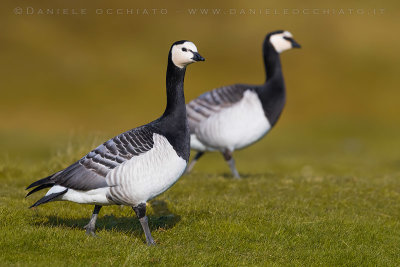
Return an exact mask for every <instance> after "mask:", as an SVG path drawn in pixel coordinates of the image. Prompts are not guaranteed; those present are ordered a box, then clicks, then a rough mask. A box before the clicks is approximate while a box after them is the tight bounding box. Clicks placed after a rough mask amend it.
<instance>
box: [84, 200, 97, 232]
mask: <svg viewBox="0 0 400 267" xmlns="http://www.w3.org/2000/svg"><path fill="white" fill-rule="evenodd" d="M100 209H101V206H99V205H95V206H94V210H93V214H92V218H90V221H89V223H88V224H87V225H86V226H85V228H86V234H87V235H91V236H96V234H95V233H94V232H95V230H96V221H97V216H98V215H99V212H100Z"/></svg>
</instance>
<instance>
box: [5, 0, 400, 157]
mask: <svg viewBox="0 0 400 267" xmlns="http://www.w3.org/2000/svg"><path fill="white" fill-rule="evenodd" d="M1 5H2V8H1V11H0V12H1V14H0V15H1V25H2V26H1V28H0V58H1V63H0V88H1V89H0V90H1V97H0V121H1V123H0V136H1V141H0V142H1V143H0V144H1V146H2V147H3V149H2V153H3V154H7V155H8V156H10V157H18V158H23V157H24V156H26V155H28V156H29V151H34V152H37V150H38V149H39V148H40V147H43V146H46V145H49V144H50V143H51V142H48V140H53V141H55V143H57V140H58V141H60V140H63V142H64V143H62V145H64V144H65V142H67V141H66V140H68V139H70V138H71V136H72V138H74V137H76V136H101V137H104V138H108V137H111V136H114V135H116V134H118V133H120V132H122V131H124V130H127V129H130V128H133V127H136V126H139V125H141V124H144V123H147V122H149V121H150V120H152V119H155V118H157V117H158V116H159V115H160V114H161V113H162V111H163V109H164V106H165V98H166V96H165V70H166V61H167V53H168V49H169V47H170V45H171V43H172V42H174V41H176V40H180V39H188V40H191V41H193V42H194V43H195V44H196V45H197V47H198V49H199V52H200V53H201V54H202V55H203V56H204V57H205V58H206V62H205V63H200V64H194V65H192V66H190V67H189V69H188V72H187V76H186V82H185V91H186V92H185V93H186V99H187V101H188V100H190V99H192V98H194V97H196V96H198V95H199V94H201V93H202V92H204V91H206V90H210V89H212V88H214V87H218V86H221V85H228V84H232V83H236V82H245V83H261V82H262V81H263V79H264V67H263V64H262V57H261V44H262V41H263V39H264V37H265V34H266V33H268V32H270V31H273V30H277V29H284V30H288V31H291V32H292V33H293V35H294V37H295V39H296V40H297V41H298V42H299V43H300V44H301V45H302V46H303V48H302V49H301V50H295V51H289V52H285V53H284V54H282V57H281V58H282V63H283V69H284V75H285V82H286V85H287V93H288V100H287V106H286V108H285V110H284V113H283V116H282V117H281V120H280V121H279V123H278V125H277V126H278V127H277V128H276V129H275V130H274V131H275V135H278V134H279V133H282V132H285V131H286V132H287V131H291V132H292V133H293V138H295V137H296V131H297V130H299V131H300V130H302V129H309V130H310V131H314V130H320V129H321V128H323V127H327V128H326V129H327V130H326V134H332V131H339V132H341V133H342V135H344V136H346V133H347V132H348V134H349V135H351V131H352V129H353V130H354V131H355V133H354V134H355V135H362V134H364V133H367V134H368V132H371V131H372V132H388V133H391V134H393V131H398V128H397V125H398V124H399V108H398V102H399V97H400V90H399V86H398V85H399V81H400V78H399V74H400V66H399V62H400V60H399V59H400V55H399V53H398V48H399V45H400V36H399V34H398V33H397V31H398V29H399V28H400V20H399V5H400V4H399V2H398V1H387V0H386V1H336V2H335V3H334V4H333V3H331V2H328V1H302V2H301V3H300V2H299V1H293V0H286V1H268V2H266V1H248V0H246V1H233V2H232V1H219V2H218V3H215V2H214V1H202V2H201V3H200V2H198V1H165V0H163V1H114V2H110V1H95V2H91V3H89V2H87V3H82V2H81V1H68V3H66V2H63V1H3V2H2V4H1ZM16 7H21V8H22V10H23V14H21V15H17V14H15V10H14V9H15V8H16ZM27 7H31V8H33V10H34V14H32V15H28V14H25V13H26V12H27V10H26V8H27ZM47 8H50V9H54V10H56V9H57V8H59V9H64V8H65V9H67V10H68V11H67V12H68V13H69V15H40V14H38V12H40V10H39V9H42V10H45V9H47ZM81 8H84V9H86V14H78V15H73V14H71V13H72V12H74V11H73V10H75V12H76V11H78V13H79V12H81V11H80V9H81ZM107 8H111V9H112V12H113V14H111V15H106V14H103V15H96V14H95V13H96V10H97V9H101V10H103V12H106V11H105V10H106V9H107ZM118 8H120V9H123V10H125V9H131V8H132V9H134V12H137V9H138V10H139V12H141V13H143V12H144V9H146V10H147V11H149V13H150V15H145V14H142V15H137V14H133V15H127V14H126V12H125V11H123V12H125V14H122V15H118V14H116V12H117V9H118ZM153 8H155V9H157V11H156V14H155V15H153V14H152V12H153V11H152V10H151V9H153ZM202 8H203V9H209V13H212V9H214V8H220V9H221V12H222V13H223V12H228V13H232V12H236V15H231V14H222V15H212V14H209V15H201V14H199V13H200V10H197V14H196V15H193V14H192V15H191V14H189V11H188V10H189V9H202ZM267 8H268V9H270V12H271V14H270V15H266V14H265V9H267ZM285 8H286V9H288V10H289V15H284V14H283V12H284V10H283V9H285ZM312 8H318V9H330V15H323V14H314V15H312V14H298V15H296V14H292V12H295V11H293V10H294V9H300V11H301V10H302V9H312ZM349 8H351V9H354V11H353V14H350V11H349V10H348V9H349ZM160 9H165V10H167V14H165V15H163V14H161V11H160ZM242 9H244V10H245V12H246V14H239V13H240V12H241V10H242ZM249 9H255V10H256V12H257V14H256V15H254V14H250V11H249ZM274 9H276V10H277V12H279V13H280V14H277V15H274V14H273V13H274V12H275V11H274ZM333 9H335V10H339V9H343V10H344V12H345V13H344V14H338V13H335V14H333V12H334V11H333ZM355 9H361V10H363V12H364V14H357V12H356V11H355ZM374 9H376V14H375V15H368V12H373V10H374ZM380 9H384V11H381V10H380ZM30 10H32V9H30ZM232 10H235V11H232ZM260 10H261V12H262V14H259V12H260ZM55 12H56V11H55ZM306 12H310V11H306ZM382 12H383V13H382ZM88 134H90V135H88ZM333 134H335V133H333ZM383 136H385V135H383ZM393 136H394V137H396V136H397V133H396V134H393ZM381 137H382V136H381ZM51 138H54V139H51ZM271 138H272V137H271ZM60 142H61V141H60ZM263 142H264V141H263Z"/></svg>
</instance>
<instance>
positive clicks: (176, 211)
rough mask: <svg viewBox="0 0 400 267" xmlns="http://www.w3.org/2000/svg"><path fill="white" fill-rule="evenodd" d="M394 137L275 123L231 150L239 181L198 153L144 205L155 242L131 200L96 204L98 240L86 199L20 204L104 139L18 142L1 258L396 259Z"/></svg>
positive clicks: (210, 262)
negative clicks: (254, 141) (89, 229)
mask: <svg viewBox="0 0 400 267" xmlns="http://www.w3.org/2000/svg"><path fill="white" fill-rule="evenodd" d="M300 126H301V127H300ZM344 129H345V130H344ZM376 129H380V130H379V131H378V130H376ZM397 133H398V128H396V127H387V126H386V127H383V126H382V125H371V124H370V123H368V124H366V123H362V122H354V123H353V124H343V123H334V122H330V123H327V122H315V123H314V124H309V125H297V126H294V125H291V126H282V127H280V128H279V127H278V128H277V129H275V130H274V131H273V132H271V134H270V136H269V137H268V138H266V139H265V140H263V141H261V142H260V143H259V144H258V145H257V146H254V147H251V148H249V149H247V150H243V151H239V152H238V153H237V154H236V159H237V163H238V168H239V170H240V171H241V173H242V174H243V179H242V180H240V181H236V180H233V179H231V178H230V175H229V171H228V167H227V166H225V163H224V162H223V160H222V157H221V156H220V155H218V154H209V155H207V156H204V158H203V159H202V160H201V161H200V162H199V163H198V165H197V166H196V167H197V168H195V170H194V172H193V174H190V175H186V176H183V177H182V178H181V180H180V181H179V182H178V183H177V184H176V185H174V186H173V187H172V188H171V189H170V190H169V191H167V192H166V193H164V194H163V195H161V196H159V197H157V198H156V199H155V200H153V201H151V202H150V204H149V208H148V213H149V218H150V227H151V229H152V232H153V236H154V238H155V239H156V241H157V243H158V245H157V246H156V247H150V248H149V247H147V246H146V245H145V243H144V235H143V233H142V230H141V227H140V224H139V222H138V221H137V219H136V218H134V216H133V212H132V210H131V209H130V208H128V207H123V208H121V207H116V206H115V207H106V208H104V209H103V210H102V211H101V213H100V217H99V220H98V231H97V234H98V238H91V237H87V236H86V235H85V232H84V229H83V226H84V225H85V224H86V223H87V222H88V219H89V217H90V214H91V211H92V207H91V206H82V205H78V204H73V203H67V202H56V203H50V204H46V205H43V206H40V207H39V208H37V209H34V210H29V209H27V207H28V206H29V205H30V204H32V203H33V202H34V201H35V199H37V198H39V197H40V196H39V195H36V196H33V197H31V198H28V199H24V198H23V197H24V194H25V193H26V192H25V191H24V187H25V186H26V185H28V184H29V183H31V182H32V181H33V180H35V179H36V178H40V177H42V176H45V175H46V174H48V173H51V172H53V171H56V170H58V169H60V168H62V167H65V166H66V165H67V164H69V163H72V162H73V161H74V160H76V159H78V158H79V157H80V156H81V155H82V154H83V153H84V152H85V151H87V150H89V149H90V148H91V147H93V144H94V143H98V142H99V140H101V139H104V138H105V137H103V136H102V137H96V138H89V137H87V136H83V135H82V136H79V135H68V136H64V137H62V136H58V137H53V139H50V138H46V139H45V140H43V139H40V138H39V137H31V140H29V142H28V140H27V137H26V138H25V139H24V138H21V139H22V140H26V144H25V145H24V147H25V151H27V157H26V158H23V157H20V158H19V160H11V157H3V158H2V161H1V162H2V164H1V166H0V181H1V184H2V186H1V188H0V196H1V198H0V216H1V220H0V232H1V239H0V247H1V251H2V253H1V255H0V262H1V265H21V266H28V265H35V266H36V265H37V266H47V265H48V264H49V263H51V264H54V265H61V266H66V265H74V266H88V265H90V266H99V265H100V266H101V265H115V266H121V265H125V266H131V265H157V264H159V265H164V266H170V265H175V266H190V265H196V266H199V265H203V266H216V265H224V266H244V265H285V266H287V265H301V266H310V265H323V266H333V265H335V266H339V265H342V266H360V265H364V266H365V265H368V266H371V265H374V266H396V265H399V264H400V258H399V254H400V247H399V243H400V223H399V219H400V179H399V178H400V171H399V170H400V168H399V167H400V160H399V153H398V151H397V150H395V149H393V148H394V147H399V145H400V141H399V139H398V138H397V136H398V134H397ZM32 138H33V139H32ZM2 139H3V140H4V139H6V138H5V137H4V136H3V138H2ZM49 140H50V141H49ZM55 140H58V141H59V143H57V142H55ZM71 140H74V141H71ZM299 140H301V142H299ZM28 143H29V144H30V145H29V144H28ZM2 145H6V144H2ZM39 147H40V149H39ZM16 150H17V151H18V149H17V148H16ZM38 151H41V152H40V153H39V152H38ZM29 152H31V153H32V154H30V153H29Z"/></svg>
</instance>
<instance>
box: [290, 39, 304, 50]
mask: <svg viewBox="0 0 400 267" xmlns="http://www.w3.org/2000/svg"><path fill="white" fill-rule="evenodd" d="M290 42H291V43H292V47H293V48H301V45H300V44H299V43H298V42H296V41H295V40H294V39H291V40H290Z"/></svg>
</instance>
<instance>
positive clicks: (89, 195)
mask: <svg viewBox="0 0 400 267" xmlns="http://www.w3.org/2000/svg"><path fill="white" fill-rule="evenodd" d="M65 189H67V188H66V187H63V186H60V185H55V186H53V187H52V188H50V190H49V191H48V192H47V193H46V196H48V195H50V194H53V193H59V192H62V191H64V190H65ZM108 191H109V188H108V187H103V188H98V189H93V190H89V191H80V190H74V189H70V188H68V191H67V193H65V194H63V195H61V196H59V197H57V198H56V200H67V201H72V202H76V203H80V204H94V205H96V204H100V205H112V204H114V203H112V202H110V201H109V200H108V199H107V194H108Z"/></svg>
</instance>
